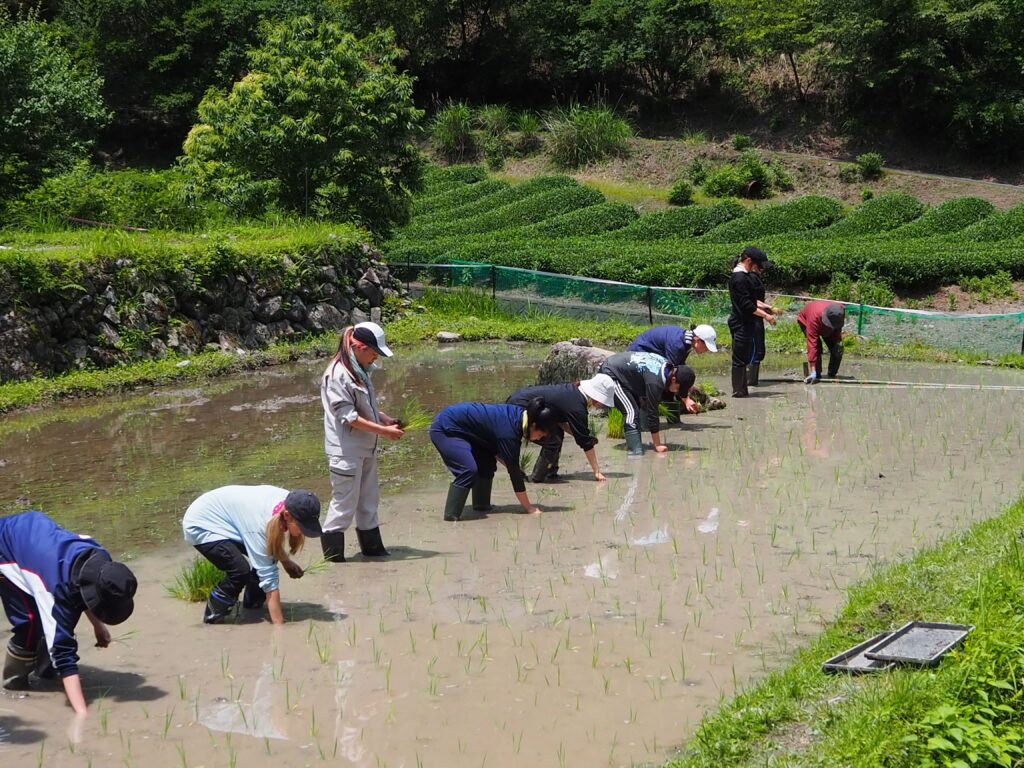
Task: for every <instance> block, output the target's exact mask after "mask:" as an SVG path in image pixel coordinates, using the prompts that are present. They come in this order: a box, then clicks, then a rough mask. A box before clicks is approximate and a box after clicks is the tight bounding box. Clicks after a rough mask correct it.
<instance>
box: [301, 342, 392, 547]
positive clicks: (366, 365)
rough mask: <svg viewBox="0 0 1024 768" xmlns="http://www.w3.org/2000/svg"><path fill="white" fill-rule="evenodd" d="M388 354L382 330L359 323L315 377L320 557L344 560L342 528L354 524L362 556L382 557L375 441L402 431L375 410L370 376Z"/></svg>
mask: <svg viewBox="0 0 1024 768" xmlns="http://www.w3.org/2000/svg"><path fill="white" fill-rule="evenodd" d="M381 355H383V356H384V357H391V356H392V352H391V349H390V348H389V347H388V345H387V343H386V342H385V340H384V330H383V329H382V328H381V327H380V326H379V325H377V324H376V323H359V324H358V325H355V326H352V327H350V328H346V329H345V330H344V331H342V333H341V339H340V340H339V342H338V350H337V352H335V354H334V357H333V358H331V362H330V364H329V365H328V366H327V370H325V371H324V375H323V377H322V378H321V380H320V401H321V403H322V404H323V407H324V449H325V450H326V452H327V462H328V465H329V467H330V475H331V503H330V505H329V506H328V508H327V517H326V519H325V520H324V525H323V530H324V532H323V536H322V537H321V538H320V542H321V545H322V547H323V552H324V557H325V558H327V559H328V560H330V561H331V562H335V563H343V562H345V531H346V530H348V528H349V526H351V525H352V521H353V519H355V523H356V536H357V537H358V539H359V549H360V551H362V553H363V555H364V556H366V557H387V556H388V554H389V552H388V551H387V549H385V548H384V542H383V541H382V540H381V536H380V519H379V516H378V511H377V510H378V507H379V505H380V487H379V484H378V481H377V441H378V439H379V438H381V437H383V438H385V439H387V440H398V439H399V438H401V437H402V435H404V434H405V432H404V431H403V430H402V428H401V427H400V426H399V424H398V421H397V419H393V418H391V417H390V416H388V415H387V414H386V413H384V412H383V411H381V410H380V409H379V408H377V397H376V394H375V393H374V390H373V382H372V381H371V380H370V373H371V371H373V370H374V368H376V360H377V357H378V356H381Z"/></svg>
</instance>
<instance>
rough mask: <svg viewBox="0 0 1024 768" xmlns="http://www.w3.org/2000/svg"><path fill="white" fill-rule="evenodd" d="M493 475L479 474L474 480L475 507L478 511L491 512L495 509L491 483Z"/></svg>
mask: <svg viewBox="0 0 1024 768" xmlns="http://www.w3.org/2000/svg"><path fill="white" fill-rule="evenodd" d="M493 483H494V478H493V477H480V476H479V475H477V478H476V480H474V481H473V509H474V510H476V511H477V512H490V511H491V510H492V509H494V506H493V505H492V504H491V485H492V484H493Z"/></svg>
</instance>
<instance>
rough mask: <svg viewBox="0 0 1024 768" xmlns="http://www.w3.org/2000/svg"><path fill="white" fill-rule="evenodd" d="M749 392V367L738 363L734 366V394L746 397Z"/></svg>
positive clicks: (734, 395)
mask: <svg viewBox="0 0 1024 768" xmlns="http://www.w3.org/2000/svg"><path fill="white" fill-rule="evenodd" d="M748 394H749V393H748V392H747V369H746V368H741V367H740V366H738V365H734V366H733V367H732V396H733V397H746V396H747V395H748Z"/></svg>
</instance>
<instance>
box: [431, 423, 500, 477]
mask: <svg viewBox="0 0 1024 768" xmlns="http://www.w3.org/2000/svg"><path fill="white" fill-rule="evenodd" d="M430 442H432V443H433V444H434V447H435V448H437V452H438V453H439V454H441V459H442V460H443V461H444V464H445V466H446V467H448V471H449V472H451V473H452V474H453V475H455V485H457V486H459V487H460V488H472V487H473V482H474V481H475V480H476V479H477V477H483V478H489V477H494V472H495V470H496V469H497V468H498V461H497V459H496V458H495V457H494V456H493V455H489V454H488V453H487V452H485V451H482V450H480V449H479V448H477V447H476V446H474V445H472V444H471V443H470V442H469V441H468V440H463V439H462V438H461V437H451V436H450V435H446V434H445V433H444V432H443V431H442V430H439V429H431V430H430ZM513 469H518V468H517V467H510V468H509V470H510V471H512V470H513Z"/></svg>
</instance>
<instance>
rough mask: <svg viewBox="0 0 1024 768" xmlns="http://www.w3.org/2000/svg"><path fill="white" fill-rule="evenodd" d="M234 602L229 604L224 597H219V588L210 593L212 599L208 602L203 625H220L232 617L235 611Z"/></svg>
mask: <svg viewBox="0 0 1024 768" xmlns="http://www.w3.org/2000/svg"><path fill="white" fill-rule="evenodd" d="M234 607H235V603H234V601H231V602H228V601H227V600H225V599H224V597H223V596H222V595H218V593H217V588H216V587H214V588H213V591H212V592H210V599H209V600H207V601H206V610H204V611H203V624H220V623H221V622H222V621H224V619H226V618H227V617H228V616H230V615H231V611H232V610H233V609H234Z"/></svg>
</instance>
